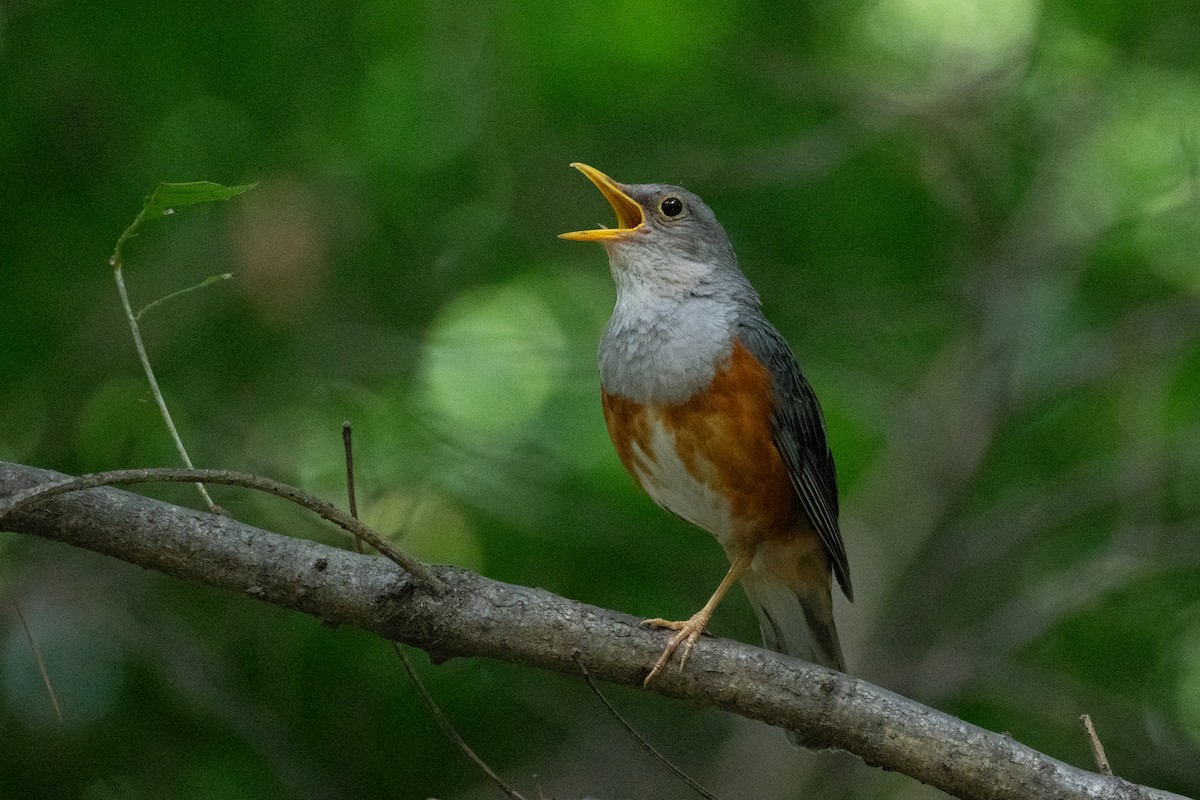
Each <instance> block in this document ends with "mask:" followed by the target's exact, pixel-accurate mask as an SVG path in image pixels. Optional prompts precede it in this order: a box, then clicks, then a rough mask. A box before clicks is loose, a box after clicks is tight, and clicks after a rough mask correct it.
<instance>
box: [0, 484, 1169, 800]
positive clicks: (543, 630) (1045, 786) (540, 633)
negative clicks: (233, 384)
mask: <svg viewBox="0 0 1200 800" xmlns="http://www.w3.org/2000/svg"><path fill="white" fill-rule="evenodd" d="M64 477H66V476H63V475H61V474H59V473H56V472H49V471H46V470H40V469H35V468H33V467H27V466H22V465H19V464H10V463H6V462H0V497H4V496H7V495H11V494H13V493H15V492H18V491H21V490H23V489H27V488H29V487H31V486H34V485H36V484H41V483H45V482H49V481H58V480H62V479H63V478H64ZM0 529H4V530H11V531H15V532H18V533H24V534H29V535H33V536H40V537H43V538H46V539H53V540H56V541H60V542H64V543H66V544H69V545H73V546H76V547H82V548H85V549H88V550H92V551H95V552H97V553H103V554H105V555H109V556H112V557H114V558H119V559H122V560H124V561H128V562H131V563H133V564H138V565H140V566H142V567H146V568H149V569H154V570H158V571H160V572H163V573H165V574H167V575H171V576H173V577H176V578H181V579H185V580H192V581H198V582H201V583H205V584H208V585H210V586H215V587H219V588H222V589H228V590H231V591H237V592H244V593H246V594H249V595H251V596H253V597H256V598H258V599H260V600H262V601H264V602H267V603H272V604H274V605H278V606H283V607H285V608H290V609H294V610H296V611H302V612H304V613H306V614H310V615H312V616H314V617H317V618H318V619H321V620H324V621H326V622H330V623H336V624H340V625H354V626H356V627H359V628H363V629H365V630H369V631H372V632H374V633H376V634H378V635H379V636H382V637H384V638H387V639H391V640H394V641H399V642H404V643H406V644H410V645H413V646H415V647H419V648H421V649H423V650H425V651H427V652H428V653H429V654H430V655H431V656H432V657H433V658H434V659H435V660H444V659H448V658H452V657H456V656H486V657H489V658H496V659H501V660H504V661H509V662H512V663H516V664H522V665H525V666H530V667H539V668H542V669H550V670H555V671H557V672H563V673H568V674H576V675H577V674H578V673H579V668H578V666H577V663H576V661H575V660H574V659H575V657H576V654H577V655H578V658H579V659H580V660H581V661H582V662H583V663H584V664H586V665H587V669H588V671H589V672H590V673H591V674H592V675H593V676H595V677H597V678H600V679H603V680H607V681H611V682H613V683H623V684H626V685H630V686H639V685H640V684H641V681H642V679H643V678H644V677H645V674H646V669H647V666H648V665H649V664H652V663H653V662H654V660H655V658H656V657H657V656H658V654H659V653H660V652H661V649H662V645H663V639H662V636H663V635H662V633H661V632H657V631H651V630H648V629H646V628H643V627H641V626H640V625H639V621H638V620H637V619H635V618H633V617H630V616H628V615H626V614H620V613H617V612H614V611H608V610H605V609H602V608H597V607H595V606H589V605H585V604H583V603H577V602H574V601H572V600H568V599H566V598H563V597H559V596H557V595H554V594H552V593H550V592H547V591H545V590H542V589H532V588H527V587H523V586H512V585H508V584H504V583H499V582H497V581H492V580H489V579H487V578H484V577H482V576H480V575H476V574H474V573H472V572H469V571H467V570H461V569H455V568H453V567H435V568H433V569H434V572H435V573H436V574H437V576H438V577H439V578H440V579H441V580H442V581H443V582H444V583H445V585H446V589H445V591H444V592H443V593H442V594H440V595H438V594H433V593H431V592H429V591H428V590H426V589H423V588H421V586H420V585H419V584H417V583H415V582H414V581H413V579H412V578H411V576H409V575H408V574H406V573H403V572H400V571H399V570H397V568H396V566H395V565H394V564H392V563H391V562H389V561H387V560H385V559H383V558H378V557H371V556H362V555H358V554H355V553H351V552H347V551H344V550H338V549H335V548H332V547H327V546H325V545H322V544H317V543H314V542H309V541H305V540H299V539H292V538H289V537H286V536H281V535H279V534H276V533H271V532H269V531H264V530H260V529H258V528H254V527H251V526H249V525H244V524H242V523H239V522H237V521H236V520H232V519H228V518H226V517H219V516H213V515H210V514H206V513H202V512H199V511H193V510H190V509H185V508H180V507H178V506H173V505H170V504H167V503H161V502H158V501H155V500H150V499H148V498H145V497H141V496H139V495H136V494H132V493H129V492H125V491H120V490H117V489H110V488H103V489H89V490H86V491H80V492H73V493H71V494H66V495H61V496H57V497H54V498H51V499H49V500H46V501H44V502H43V503H41V504H39V505H37V506H35V507H32V508H28V509H25V510H22V511H18V512H15V513H13V514H11V515H10V516H8V517H6V518H4V519H3V520H2V521H0ZM651 690H652V691H654V692H656V693H658V694H662V695H665V696H668V697H675V698H680V699H685V700H690V701H692V702H695V703H701V704H705V705H711V706H715V707H718V708H721V709H724V710H726V711H730V712H732V713H735V714H740V715H742V716H744V717H748V718H750V719H757V720H761V721H763V722H766V723H768V724H771V725H777V726H779V727H782V728H785V729H789V730H795V731H797V732H799V734H800V735H801V737H802V738H803V739H804V740H805V741H807V742H809V743H810V744H811V745H812V746H814V747H836V748H841V749H844V750H847V751H849V752H851V753H854V754H856V755H858V756H859V757H860V758H862V759H863V760H864V761H866V762H867V763H868V764H872V765H875V766H879V767H882V768H884V769H888V770H894V771H897V772H902V773H904V774H906V775H909V776H911V777H913V778H916V779H917V780H920V781H922V782H924V783H928V784H931V785H933V786H936V787H938V788H940V789H942V790H943V791H946V792H948V793H950V794H952V795H955V796H957V797H961V798H964V799H965V800H1030V799H1031V798H1081V799H1082V798H1089V799H1095V800H1118V798H1121V799H1124V798H1131V799H1132V798H1139V799H1146V798H1152V799H1153V800H1184V799H1183V798H1181V796H1180V795H1176V794H1172V793H1170V792H1165V791H1161V790H1157V789H1151V788H1148V787H1143V786H1137V785H1134V784H1130V783H1128V782H1126V781H1124V780H1122V779H1121V778H1118V777H1113V776H1103V775H1097V774H1095V773H1092V772H1088V771H1086V770H1082V769H1079V768H1076V767H1073V766H1070V765H1068V764H1065V763H1063V762H1061V761H1058V760H1056V759H1054V758H1051V757H1049V756H1046V755H1043V754H1042V753H1039V752H1037V751H1035V750H1032V749H1031V748H1028V747H1026V746H1024V745H1022V744H1020V743H1019V742H1016V741H1014V740H1012V739H1011V738H1009V737H1007V736H1003V735H1000V734H995V733H991V732H989V731H986V730H983V729H982V728H979V727H976V726H974V725H971V724H969V723H967V722H964V721H962V720H960V719H957V718H954V717H951V716H949V715H947V714H943V713H941V712H939V711H936V710H934V709H932V708H928V707H926V706H922V705H920V704H919V703H916V702H914V701H912V700H909V699H907V698H904V697H901V696H899V695H896V694H894V693H892V692H889V691H887V690H886V689H882V688H880V687H878V686H874V685H872V684H870V683H867V682H866V681H862V680H859V679H857V678H854V677H852V676H849V675H843V674H841V673H838V672H833V671H830V670H827V669H824V668H822V667H818V666H815V665H812V664H808V663H806V662H803V661H798V660H795V659H789V658H786V657H784V656H780V655H777V654H775V653H770V652H767V651H765V650H761V649H759V648H756V647H751V646H749V645H744V644H739V643H737V642H732V641H728V640H723V639H705V640H704V642H703V643H702V645H701V646H700V647H698V648H697V649H696V650H695V652H693V654H692V657H691V660H690V661H689V662H688V668H687V670H686V671H683V672H680V671H679V670H675V669H671V670H666V671H665V672H663V674H662V675H660V676H659V677H658V679H657V680H656V682H655V683H654V684H653V686H652V689H651Z"/></svg>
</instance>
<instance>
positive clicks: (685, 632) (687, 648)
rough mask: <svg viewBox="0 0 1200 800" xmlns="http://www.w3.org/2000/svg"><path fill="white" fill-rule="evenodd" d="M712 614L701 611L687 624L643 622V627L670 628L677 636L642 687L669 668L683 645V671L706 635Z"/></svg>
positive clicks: (668, 644) (680, 660)
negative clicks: (669, 664)
mask: <svg viewBox="0 0 1200 800" xmlns="http://www.w3.org/2000/svg"><path fill="white" fill-rule="evenodd" d="M709 616H710V614H707V613H705V611H703V610H701V611H698V612H696V613H695V614H693V615H692V618H691V619H689V620H687V621H685V622H673V621H671V620H666V619H647V620H643V621H642V624H643V625H649V626H650V627H652V628H669V629H671V630H673V631H675V632H676V633H675V635H674V636H672V637H671V641H669V642H667V646H666V648H664V649H663V651H662V655H661V656H659V657H658V661H655V662H654V667H653V668H652V669H651V670H650V674H649V675H647V676H646V680H644V681H642V686H649V685H650V681H652V680H654V679H655V677H657V676H658V673H660V672H662V671H663V668H664V667H666V666H667V662H668V661H670V660H671V656H672V654H674V652H675V651H676V650H678V649H679V646H680V645H683V653H682V654H681V655H680V656H679V669H680V670H681V671H682V670H683V667H684V665H685V664H687V660H688V656H690V655H691V654H692V648H693V647H695V645H696V640H697V639H699V638H700V636H701V634H703V633H704V629H705V628H706V627H707V626H708V618H709Z"/></svg>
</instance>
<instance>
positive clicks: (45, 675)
mask: <svg viewBox="0 0 1200 800" xmlns="http://www.w3.org/2000/svg"><path fill="white" fill-rule="evenodd" d="M8 596H9V598H10V599H11V600H12V604H13V609H14V610H16V612H17V619H19V620H21V627H22V628H24V629H25V640H26V641H27V642H29V649H30V650H32V651H33V658H34V660H35V661H37V668H38V673H39V674H40V675H41V676H42V683H43V684H44V685H45V686H46V693H47V694H49V695H50V705H52V706H54V716H56V717H58V721H59V722H62V721H63V715H62V708H61V707H60V706H59V705H58V695H57V694H55V692H54V682H53V681H51V680H50V671H49V670H47V669H46V660H45V659H44V658H42V649H41V648H40V647H38V644H37V639H34V638H33V631H31V630H30V629H29V623H28V622H27V621H26V620H25V614H24V613H23V612H22V611H21V604H20V603H19V602H18V601H17V596H16V595H15V594H13V593H12V592H9V594H8Z"/></svg>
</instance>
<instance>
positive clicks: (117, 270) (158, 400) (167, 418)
mask: <svg viewBox="0 0 1200 800" xmlns="http://www.w3.org/2000/svg"><path fill="white" fill-rule="evenodd" d="M139 219H140V217H139ZM131 227H132V226H131ZM122 241H124V236H122ZM119 252H120V243H119V242H118V250H117V253H119ZM117 253H114V254H113V261H114V263H113V277H114V278H115V279H116V281H117V293H118V294H119V295H120V296H121V306H122V307H123V308H124V309H125V319H126V320H128V321H129V330H130V332H132V333H133V344H134V346H136V347H137V353H138V359H139V360H141V362H142V371H143V372H145V373H146V380H148V381H149V382H150V392H151V394H153V395H154V402H155V404H156V405H157V406H158V412H159V413H160V414H162V418H163V422H165V423H167V431H169V432H170V434H171V441H173V442H174V443H175V449H176V450H177V451H178V452H179V457H180V458H182V459H183V463H184V466H186V467H187V468H188V469H195V467H194V466H193V465H192V459H191V457H190V456H188V452H187V448H185V447H184V446H183V440H182V439H180V438H179V431H177V430H176V429H175V421H174V420H173V419H171V412H170V411H169V410H168V409H167V401H166V400H165V399H164V398H163V395H162V392H161V391H159V388H158V381H157V380H156V379H155V378H154V370H153V369H152V368H151V366H150V357H149V356H147V355H146V347H145V345H143V344H142V334H141V332H140V331H139V330H138V324H137V318H136V317H135V316H134V314H133V307H132V306H131V305H130V304H129V293H128V292H126V291H125V278H124V277H123V276H122V274H121V262H120V257H119V255H118V254H117ZM196 488H197V489H199V490H200V496H201V497H203V498H204V502H205V504H206V505H207V506H208V510H209V511H210V512H212V513H214V514H216V513H217V504H216V503H214V502H213V499H212V498H211V497H209V495H208V490H207V489H205V488H204V484H202V483H197V484H196Z"/></svg>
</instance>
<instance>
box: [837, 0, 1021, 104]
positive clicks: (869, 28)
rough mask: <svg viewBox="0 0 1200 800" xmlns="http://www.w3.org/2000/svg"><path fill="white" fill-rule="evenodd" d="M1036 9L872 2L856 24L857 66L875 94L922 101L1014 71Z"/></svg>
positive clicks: (916, 0) (933, 0) (971, 0)
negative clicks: (865, 73)
mask: <svg viewBox="0 0 1200 800" xmlns="http://www.w3.org/2000/svg"><path fill="white" fill-rule="evenodd" d="M1039 11H1040V3H1038V2H1036V0H1013V2H1007V3H991V2H986V0H876V2H875V3H873V4H871V5H870V6H868V7H867V9H866V11H865V12H864V13H863V15H862V16H861V18H860V20H859V30H858V37H857V38H858V40H859V46H860V48H861V52H860V53H859V56H860V57H861V60H860V64H862V65H865V69H867V70H868V74H869V75H871V76H872V77H873V78H874V80H873V81H872V82H874V83H876V84H877V85H878V87H879V88H882V89H891V90H893V91H898V92H900V93H902V94H913V95H916V96H918V97H922V98H925V99H933V98H936V97H937V96H939V95H943V94H947V93H951V92H955V91H959V90H961V89H962V88H964V87H967V86H969V85H970V84H972V83H975V82H978V81H980V80H981V79H984V78H987V77H989V76H991V75H993V74H997V73H1004V72H1008V71H1010V70H1011V69H1012V68H1013V67H1015V66H1018V65H1019V64H1021V63H1022V62H1023V61H1024V59H1025V58H1026V56H1027V54H1028V52H1029V49H1030V48H1031V46H1032V43H1033V39H1034V34H1035V32H1036V25H1037V18H1038V13H1039Z"/></svg>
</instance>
